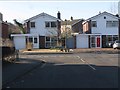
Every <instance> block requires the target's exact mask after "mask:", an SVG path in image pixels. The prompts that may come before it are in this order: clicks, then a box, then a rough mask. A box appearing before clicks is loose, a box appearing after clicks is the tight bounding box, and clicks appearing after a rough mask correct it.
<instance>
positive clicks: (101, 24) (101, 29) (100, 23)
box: [91, 15, 118, 35]
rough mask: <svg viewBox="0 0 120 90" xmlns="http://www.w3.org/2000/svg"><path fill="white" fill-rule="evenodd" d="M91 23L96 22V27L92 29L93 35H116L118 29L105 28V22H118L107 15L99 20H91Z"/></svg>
mask: <svg viewBox="0 0 120 90" xmlns="http://www.w3.org/2000/svg"><path fill="white" fill-rule="evenodd" d="M104 17H106V19H104ZM91 21H97V27H92V28H91V31H92V34H93V33H101V34H102V35H118V27H106V21H118V19H115V18H113V17H110V16H108V15H102V16H100V17H99V18H96V19H92V20H91Z"/></svg>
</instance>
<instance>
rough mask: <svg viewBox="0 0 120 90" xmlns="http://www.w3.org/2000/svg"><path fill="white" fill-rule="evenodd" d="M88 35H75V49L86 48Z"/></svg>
mask: <svg viewBox="0 0 120 90" xmlns="http://www.w3.org/2000/svg"><path fill="white" fill-rule="evenodd" d="M88 47H89V44H88V35H84V34H78V35H76V48H88Z"/></svg>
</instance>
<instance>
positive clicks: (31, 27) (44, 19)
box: [12, 12, 61, 48]
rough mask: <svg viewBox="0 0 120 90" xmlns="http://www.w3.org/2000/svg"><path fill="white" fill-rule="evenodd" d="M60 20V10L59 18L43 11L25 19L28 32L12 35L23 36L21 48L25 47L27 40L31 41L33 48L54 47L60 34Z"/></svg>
mask: <svg viewBox="0 0 120 90" xmlns="http://www.w3.org/2000/svg"><path fill="white" fill-rule="evenodd" d="M60 21H61V20H60V12H58V13H57V18H56V17H54V16H51V15H49V14H47V13H44V12H43V13H41V14H38V15H36V16H33V17H31V18H29V19H27V20H25V28H26V30H27V33H26V34H20V35H19V34H18V35H17V34H16V35H12V36H15V37H16V38H17V39H18V38H19V37H21V39H22V40H20V41H21V43H23V46H22V45H21V46H20V47H21V48H22V47H25V44H26V43H27V42H31V43H32V46H33V48H50V47H54V46H56V45H57V40H58V37H59V35H60ZM15 40H16V39H15ZM23 41H24V42H23Z"/></svg>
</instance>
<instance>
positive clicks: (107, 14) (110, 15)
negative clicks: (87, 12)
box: [87, 12, 118, 20]
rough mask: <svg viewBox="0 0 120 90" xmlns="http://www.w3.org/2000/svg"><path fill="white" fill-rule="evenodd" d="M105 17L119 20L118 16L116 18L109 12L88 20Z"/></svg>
mask: <svg viewBox="0 0 120 90" xmlns="http://www.w3.org/2000/svg"><path fill="white" fill-rule="evenodd" d="M103 16H108V17H111V18H113V19H117V20H118V17H117V16H115V15H113V14H111V13H108V12H103V13H99V14H98V15H96V16H93V17H91V18H89V19H87V20H94V19H98V18H100V17H103Z"/></svg>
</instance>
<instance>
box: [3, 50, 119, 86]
mask: <svg viewBox="0 0 120 90" xmlns="http://www.w3.org/2000/svg"><path fill="white" fill-rule="evenodd" d="M90 52H92V53H94V52H95V53H96V52H97V53H119V50H114V49H112V48H104V49H101V48H100V49H73V51H72V52H61V51H60V50H51V49H34V50H32V51H26V50H20V53H21V54H36V53H41V54H54V53H55V54H57V53H58V54H72V53H90ZM43 64H44V61H43V60H35V59H34V60H33V59H31V58H19V60H16V61H15V62H14V63H8V62H3V63H2V85H3V86H4V85H6V84H8V83H10V82H12V81H14V80H16V79H18V78H19V77H21V76H23V75H25V74H27V73H28V72H30V71H31V70H33V69H35V68H37V67H39V66H42V65H43ZM11 71H12V73H11Z"/></svg>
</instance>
